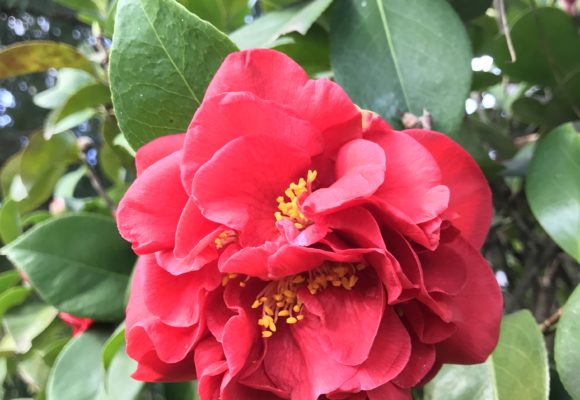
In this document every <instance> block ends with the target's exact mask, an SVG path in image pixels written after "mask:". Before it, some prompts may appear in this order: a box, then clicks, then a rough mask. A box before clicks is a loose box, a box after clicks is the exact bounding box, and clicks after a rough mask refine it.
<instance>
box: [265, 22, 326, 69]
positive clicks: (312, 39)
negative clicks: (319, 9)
mask: <svg viewBox="0 0 580 400" xmlns="http://www.w3.org/2000/svg"><path fill="white" fill-rule="evenodd" d="M287 38H290V39H292V42H293V43H289V44H284V45H280V46H276V50H278V51H281V52H282V53H285V54H286V55H288V56H290V57H291V58H292V59H293V60H294V61H296V62H297V63H298V64H300V66H301V67H302V68H304V70H305V71H306V73H307V74H308V75H309V76H311V77H313V78H316V77H318V76H319V74H325V73H328V72H329V71H330V70H331V67H330V49H329V39H328V32H326V31H325V30H324V29H323V28H322V27H320V26H319V25H314V26H313V27H312V28H310V30H309V31H308V33H307V34H306V35H305V36H302V35H300V34H298V33H292V34H290V35H288V36H287Z"/></svg>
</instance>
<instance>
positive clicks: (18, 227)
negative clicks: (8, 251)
mask: <svg viewBox="0 0 580 400" xmlns="http://www.w3.org/2000/svg"><path fill="white" fill-rule="evenodd" d="M21 233H22V224H21V222H20V214H19V212H18V203H16V202H15V201H14V200H10V199H8V200H6V201H5V202H4V204H2V206H1V207H0V239H2V242H4V243H5V244H8V243H10V242H11V241H13V240H14V239H16V238H17V237H18V235H20V234H21Z"/></svg>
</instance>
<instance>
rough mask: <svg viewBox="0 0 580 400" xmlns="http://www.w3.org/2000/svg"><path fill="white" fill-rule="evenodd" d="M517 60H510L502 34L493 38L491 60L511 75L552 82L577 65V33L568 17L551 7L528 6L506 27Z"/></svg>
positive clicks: (579, 57)
mask: <svg viewBox="0 0 580 400" xmlns="http://www.w3.org/2000/svg"><path fill="white" fill-rule="evenodd" d="M510 33H511V37H512V41H513V44H514V48H515V52H516V56H517V60H516V62H515V63H512V62H511V57H510V55H509V53H508V50H507V45H506V41H505V38H504V37H503V36H501V37H499V38H498V39H497V47H498V48H497V51H496V54H494V60H495V62H496V63H497V65H498V66H499V67H500V68H501V70H502V71H503V73H505V74H506V75H509V76H511V77H512V78H515V79H518V80H523V81H527V82H530V83H536V84H541V85H554V84H556V83H559V82H560V81H562V80H564V79H565V78H566V77H567V76H568V75H569V74H570V73H574V72H577V71H578V69H579V68H580V34H578V31H577V29H576V28H575V27H574V25H573V23H572V19H571V18H570V16H568V15H567V14H566V13H565V12H564V11H562V10H559V9H557V8H554V7H545V8H532V9H530V10H529V11H528V12H526V13H524V14H523V15H521V17H519V18H517V19H516V21H515V22H514V24H513V26H512V27H511V29H510Z"/></svg>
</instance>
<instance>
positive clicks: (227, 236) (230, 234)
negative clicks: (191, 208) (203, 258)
mask: <svg viewBox="0 0 580 400" xmlns="http://www.w3.org/2000/svg"><path fill="white" fill-rule="evenodd" d="M237 238H238V234H237V233H236V232H235V231H232V230H231V229H228V230H225V231H223V232H222V233H220V234H219V235H218V237H217V238H216V239H215V241H214V243H215V247H216V249H218V250H219V249H222V248H223V247H225V246H227V245H228V244H230V243H232V242H235V241H236V239H237Z"/></svg>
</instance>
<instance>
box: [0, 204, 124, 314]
mask: <svg viewBox="0 0 580 400" xmlns="http://www.w3.org/2000/svg"><path fill="white" fill-rule="evenodd" d="M2 253H3V254H4V255H6V256H7V257H8V258H9V259H10V260H11V261H12V262H13V263H14V265H16V266H17V267H18V268H20V269H22V270H23V271H24V273H25V274H26V275H27V276H28V278H29V280H30V283H31V285H32V286H33V287H34V289H36V290H37V291H38V294H39V295H40V296H41V297H42V298H43V299H44V300H45V301H46V302H48V303H50V304H52V305H54V306H55V307H56V308H58V309H59V310H60V311H64V312H67V313H70V314H72V315H76V316H79V317H89V318H93V319H96V320H103V321H116V320H119V319H121V318H122V316H123V314H124V302H123V297H122V296H120V295H119V294H120V293H124V291H125V288H126V286H127V284H128V282H129V275H130V273H131V270H132V268H133V263H134V255H133V253H132V252H131V250H130V248H129V245H128V244H127V243H126V242H125V241H123V239H121V237H120V236H119V233H118V231H117V227H116V225H115V223H114V221H113V220H112V219H110V218H106V217H102V216H97V215H88V214H87V215H83V214H76V215H70V216H65V217H62V218H58V219H54V220H49V221H48V222H45V223H42V224H39V225H36V226H35V227H34V228H33V229H32V230H30V231H28V232H27V233H26V234H25V235H23V236H21V237H20V238H18V239H17V240H16V241H14V242H12V243H11V244H10V245H8V246H6V247H4V248H3V249H2ZM55 276H58V279H54V277H55Z"/></svg>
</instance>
